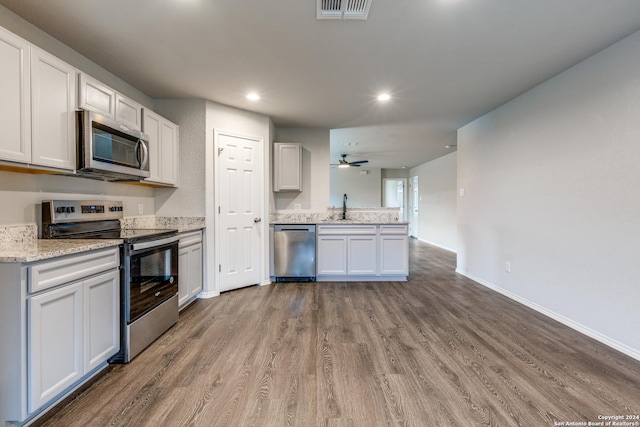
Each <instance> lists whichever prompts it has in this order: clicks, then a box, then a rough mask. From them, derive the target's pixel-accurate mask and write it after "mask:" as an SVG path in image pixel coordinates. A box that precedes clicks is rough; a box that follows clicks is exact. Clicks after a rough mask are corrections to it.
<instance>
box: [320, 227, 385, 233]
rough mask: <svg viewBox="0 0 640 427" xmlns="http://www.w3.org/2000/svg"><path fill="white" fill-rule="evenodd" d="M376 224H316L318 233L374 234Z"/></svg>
mask: <svg viewBox="0 0 640 427" xmlns="http://www.w3.org/2000/svg"><path fill="white" fill-rule="evenodd" d="M376 229H377V226H376V225H318V234H334V235H336V234H337V235H347V234H376Z"/></svg>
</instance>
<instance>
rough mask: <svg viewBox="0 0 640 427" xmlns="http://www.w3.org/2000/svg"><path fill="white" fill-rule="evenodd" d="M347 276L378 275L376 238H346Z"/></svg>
mask: <svg viewBox="0 0 640 427" xmlns="http://www.w3.org/2000/svg"><path fill="white" fill-rule="evenodd" d="M347 248H348V252H349V253H348V255H347V274H377V273H378V237H377V236H376V235H375V234H374V235H372V236H348V237H347Z"/></svg>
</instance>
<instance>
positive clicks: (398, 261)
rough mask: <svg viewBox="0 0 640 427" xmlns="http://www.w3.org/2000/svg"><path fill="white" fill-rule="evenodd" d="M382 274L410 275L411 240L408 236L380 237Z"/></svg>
mask: <svg viewBox="0 0 640 427" xmlns="http://www.w3.org/2000/svg"><path fill="white" fill-rule="evenodd" d="M380 274H401V275H407V274H409V240H408V237H407V236H406V235H386V236H384V235H383V236H380Z"/></svg>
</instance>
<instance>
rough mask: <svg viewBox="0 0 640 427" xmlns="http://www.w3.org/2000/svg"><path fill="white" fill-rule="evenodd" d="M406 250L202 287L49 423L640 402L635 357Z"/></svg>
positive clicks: (544, 408)
mask: <svg viewBox="0 0 640 427" xmlns="http://www.w3.org/2000/svg"><path fill="white" fill-rule="evenodd" d="M410 252H411V266H410V271H411V277H410V280H409V281H408V282H406V283H387V282H379V283H286V284H283V283H278V284H273V285H271V286H264V287H251V288H246V289H241V290H237V291H233V292H229V293H225V294H223V295H221V296H220V297H217V298H212V299H209V300H200V301H197V302H196V303H195V304H193V305H192V306H191V307H189V308H187V309H186V310H185V311H184V312H183V313H181V315H180V321H179V323H178V325H177V326H175V327H174V328H172V329H171V330H170V331H168V332H167V333H166V334H165V335H163V336H162V337H161V338H160V339H159V340H158V341H156V342H155V343H154V344H153V345H152V346H151V347H149V348H148V349H147V350H146V351H145V352H143V353H142V354H141V355H140V356H138V357H137V358H136V359H134V360H133V362H132V363H130V364H129V365H116V366H114V367H112V368H110V369H109V371H108V372H107V373H106V374H104V375H102V376H101V377H100V378H99V379H98V380H97V381H96V382H95V383H94V384H93V385H92V386H91V387H89V388H88V389H87V390H85V391H84V392H82V393H80V394H78V395H77V396H76V397H75V398H74V399H72V400H71V401H70V402H68V403H66V404H64V405H60V406H59V407H58V408H56V409H55V410H54V411H55V413H53V414H52V415H51V416H49V417H48V418H47V419H46V420H41V421H39V422H38V424H40V425H46V426H187V425H189V426H314V425H315V426H485V425H486V426H527V427H529V426H554V425H558V424H554V423H555V422H557V423H560V422H579V421H584V422H585V425H586V423H587V422H597V421H599V419H598V416H600V415H604V416H609V415H635V414H640V362H638V361H636V360H634V359H632V358H630V357H627V356H625V355H623V354H621V353H619V352H617V351H615V350H612V349H610V348H608V347H606V346H604V345H602V344H600V343H598V342H596V341H594V340H592V339H590V338H588V337H585V336H583V335H581V334H579V333H577V332H575V331H573V330H571V329H569V328H567V327H565V326H563V325H561V324H559V323H557V322H555V321H553V320H550V319H548V318H546V317H544V316H542V315H540V314H538V313H536V312H534V311H532V310H530V309H528V308H526V307H524V306H522V305H520V304H518V303H515V302H513V301H511V300H509V299H507V298H505V297H503V296H501V295H499V294H496V293H495V292H493V291H491V290H488V289H486V288H484V287H482V286H480V285H478V284H476V283H474V282H472V281H470V280H468V279H466V278H464V277H462V276H460V275H457V274H455V273H454V269H455V254H452V253H449V252H446V251H443V250H440V249H437V248H434V247H432V246H429V245H426V244H423V243H420V242H417V241H415V240H414V241H412V242H411V251H410ZM636 421H638V420H632V421H631V422H636ZM629 425H633V424H629ZM635 425H638V424H635Z"/></svg>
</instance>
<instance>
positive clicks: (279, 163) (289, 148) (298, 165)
mask: <svg viewBox="0 0 640 427" xmlns="http://www.w3.org/2000/svg"><path fill="white" fill-rule="evenodd" d="M273 148H274V168H273V170H274V176H273V181H274V183H273V191H302V144H298V143H285V142H276V143H274V144H273Z"/></svg>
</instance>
